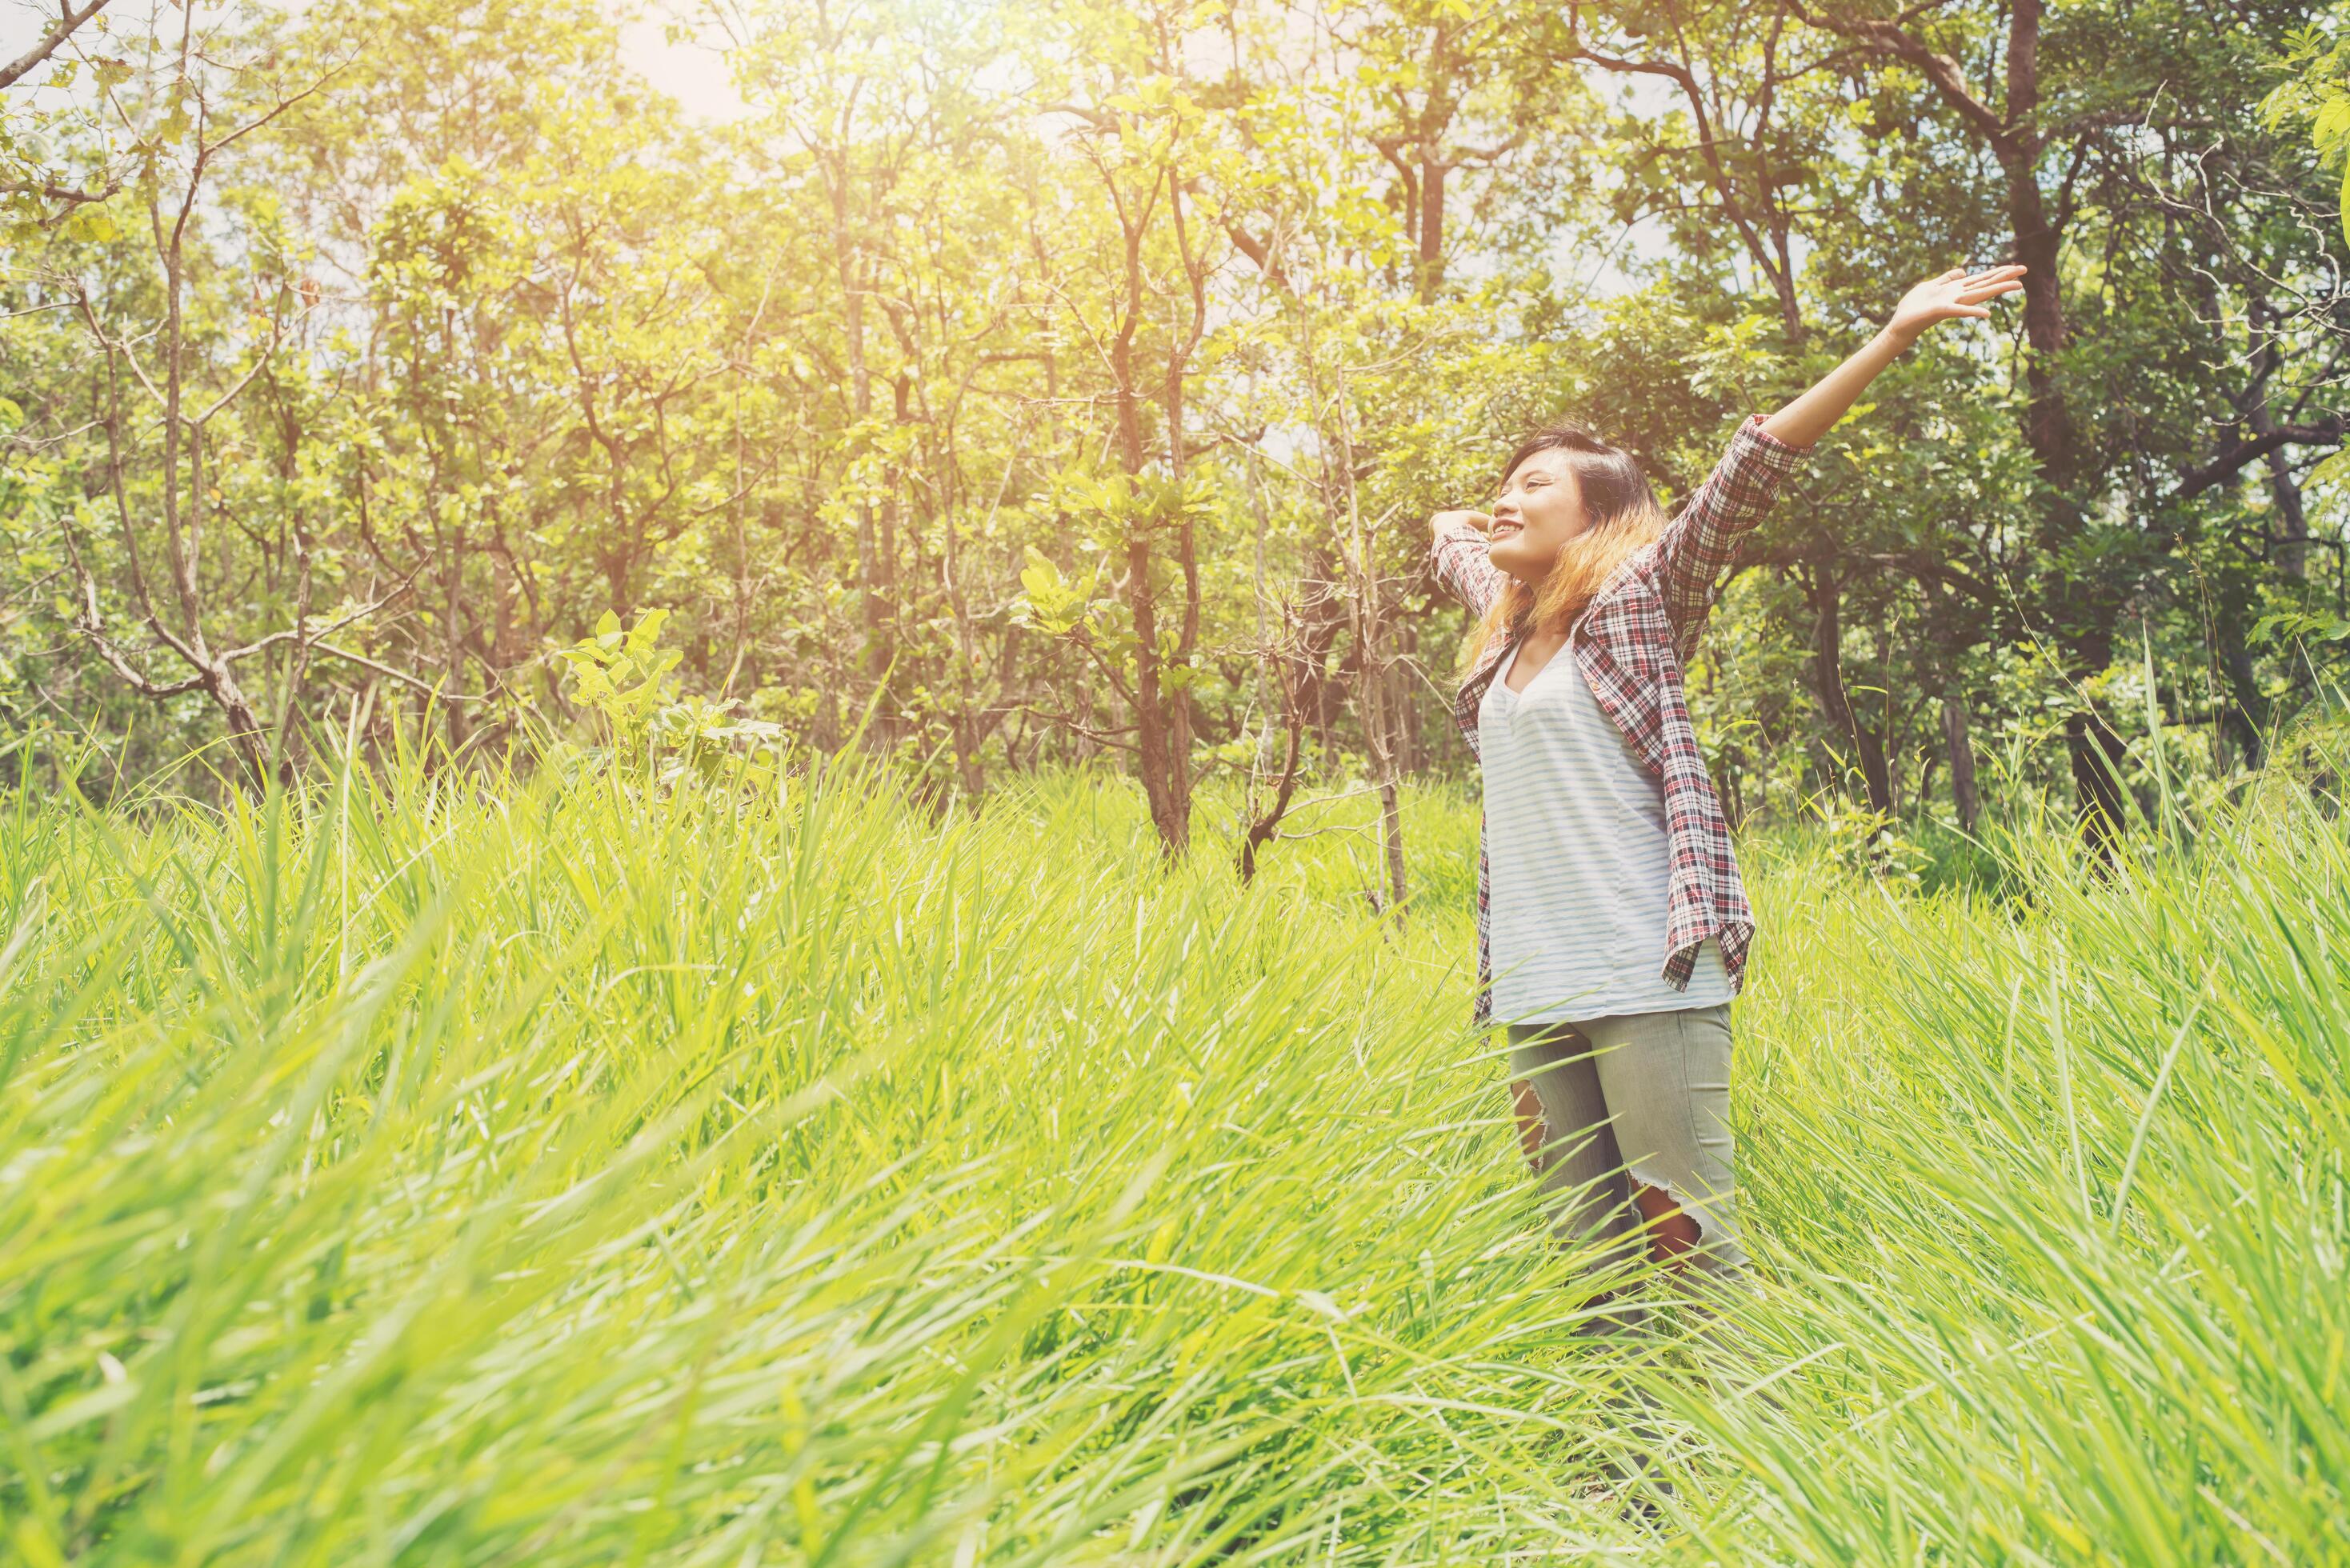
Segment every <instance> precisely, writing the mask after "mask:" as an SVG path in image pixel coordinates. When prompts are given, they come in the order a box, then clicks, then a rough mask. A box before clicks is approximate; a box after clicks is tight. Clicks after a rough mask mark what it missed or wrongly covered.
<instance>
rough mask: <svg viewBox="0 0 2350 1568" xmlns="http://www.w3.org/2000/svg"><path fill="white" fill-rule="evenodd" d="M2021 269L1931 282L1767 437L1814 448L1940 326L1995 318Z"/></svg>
mask: <svg viewBox="0 0 2350 1568" xmlns="http://www.w3.org/2000/svg"><path fill="white" fill-rule="evenodd" d="M2022 279H2023V269H2022V267H2020V266H1995V267H1992V268H1991V269H1989V270H1988V271H1985V272H1969V271H1968V270H1967V269H1966V268H1964V267H1962V266H1954V267H1952V268H1951V269H1950V271H1948V272H1946V273H1944V274H1943V275H1941V276H1939V277H1929V278H1928V279H1927V280H1926V281H1925V282H1923V283H1921V284H1919V285H1918V286H1917V287H1915V288H1913V289H1911V290H1910V291H1909V292H1908V293H1907V294H1905V295H1903V296H1901V303H1900V304H1899V305H1897V306H1894V307H1893V319H1892V320H1890V321H1888V322H1887V323H1886V324H1885V326H1884V328H1883V329H1882V330H1881V331H1879V332H1878V333H1877V336H1876V337H1872V338H1870V339H1869V340H1868V342H1867V343H1866V345H1865V346H1863V347H1862V348H1860V349H1859V350H1858V351H1857V352H1856V353H1855V354H1853V356H1852V357H1851V358H1848V359H1846V361H1845V362H1844V363H1843V364H1841V365H1838V366H1837V367H1836V368H1835V369H1833V370H1831V371H1829V372H1828V373H1827V374H1826V375H1825V376H1823V377H1821V378H1820V379H1819V381H1818V383H1817V384H1816V385H1814V387H1813V388H1812V389H1810V390H1809V391H1807V392H1805V393H1804V394H1803V395H1802V396H1801V397H1799V398H1797V399H1796V400H1794V402H1792V403H1789V404H1788V405H1787V406H1786V407H1785V408H1783V409H1781V410H1779V411H1778V412H1777V413H1775V414H1773V415H1772V416H1771V417H1770V418H1769V419H1767V420H1765V421H1763V434H1765V435H1767V436H1770V437H1772V438H1773V440H1775V441H1783V442H1785V443H1786V444H1787V445H1789V446H1798V447H1802V446H1809V445H1811V444H1812V443H1813V442H1814V441H1817V440H1819V439H1820V437H1822V436H1824V435H1825V434H1827V433H1828V431H1829V430H1831V429H1832V428H1834V426H1835V422H1836V421H1838V420H1840V419H1842V418H1844V416H1845V410H1847V409H1849V408H1851V407H1852V405H1853V400H1855V399H1856V398H1858V397H1859V396H1860V394H1861V393H1862V392H1863V391H1865V390H1866V389H1867V387H1868V384H1869V383H1870V382H1871V381H1874V380H1875V379H1877V372H1878V371H1880V370H1882V369H1885V367H1886V366H1887V365H1890V364H1891V363H1893V361H1894V360H1895V359H1897V358H1900V356H1901V354H1902V351H1903V350H1905V349H1907V348H1908V347H1909V346H1910V345H1911V344H1912V343H1915V342H1917V341H1918V335H1919V334H1921V333H1923V332H1924V331H1925V330H1926V328H1928V327H1931V326H1933V325H1934V323H1936V322H1937V321H1950V320H1955V319H1958V318H1960V317H1985V316H1989V315H1990V314H1991V311H1990V310H1989V308H1987V307H1988V306H1989V305H1990V303H1991V301H1992V300H1994V299H1997V298H1999V297H2000V296H2002V295H2006V294H2013V293H2015V292H2017V291H2018V290H2020V289H2021V288H2022V286H2023V282H2022Z"/></svg>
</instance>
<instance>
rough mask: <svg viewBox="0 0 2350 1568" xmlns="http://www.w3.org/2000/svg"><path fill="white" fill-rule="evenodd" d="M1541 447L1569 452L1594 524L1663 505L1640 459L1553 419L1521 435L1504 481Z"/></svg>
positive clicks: (1588, 516)
mask: <svg viewBox="0 0 2350 1568" xmlns="http://www.w3.org/2000/svg"><path fill="white" fill-rule="evenodd" d="M1536 452H1565V453H1567V454H1568V457H1567V466H1568V467H1570V468H1572V469H1574V471H1575V489H1576V490H1577V492H1579V493H1580V494H1581V496H1582V499H1583V514H1584V517H1585V519H1586V523H1587V524H1588V525H1589V526H1591V527H1594V528H1596V527H1599V526H1601V525H1602V524H1607V523H1611V522H1613V521H1615V520H1616V519H1617V518H1618V517H1625V516H1630V515H1635V514H1646V513H1654V512H1658V511H1659V510H1661V508H1659V506H1658V504H1657V493H1656V492H1655V491H1654V490H1652V489H1650V488H1649V485H1648V475H1647V474H1645V473H1643V472H1640V462H1639V460H1638V458H1636V457H1634V456H1633V455H1632V454H1631V453H1630V452H1626V451H1625V450H1624V449H1623V448H1622V447H1620V446H1614V445H1610V444H1609V443H1608V442H1607V441H1602V440H1600V439H1599V438H1598V437H1597V436H1596V435H1594V434H1592V433H1591V432H1590V431H1587V430H1586V429H1584V428H1583V427H1582V426H1581V425H1576V424H1556V425H1550V426H1547V427H1545V428H1544V429H1542V430H1539V431H1535V432H1534V434H1532V435H1530V436H1528V437H1527V438H1526V439H1525V440H1523V441H1520V442H1519V443H1518V450H1517V451H1515V452H1512V453H1511V454H1510V461H1509V462H1508V464H1507V465H1506V466H1504V467H1503V470H1502V483H1503V484H1504V485H1506V484H1508V483H1510V475H1512V474H1513V473H1515V472H1518V465H1519V464H1520V463H1522V462H1525V461H1526V459H1528V458H1530V457H1532V456H1534V453H1536Z"/></svg>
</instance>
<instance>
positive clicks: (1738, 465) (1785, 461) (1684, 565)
mask: <svg viewBox="0 0 2350 1568" xmlns="http://www.w3.org/2000/svg"><path fill="white" fill-rule="evenodd" d="M1810 450H1811V449H1810V448H1808V447H1798V446H1789V445H1788V444H1787V443H1786V442H1785V441H1781V440H1779V439H1778V438H1777V437H1776V436H1773V435H1767V434H1765V433H1764V432H1763V416H1762V415H1760V414H1757V415H1755V416H1753V417H1752V419H1749V420H1748V421H1746V422H1745V423H1744V424H1742V425H1740V426H1739V427H1738V433H1737V434H1736V435H1734V436H1732V437H1731V438H1730V450H1729V451H1728V452H1724V453H1723V454H1722V457H1721V462H1718V463H1716V464H1714V468H1713V472H1712V474H1711V476H1710V477H1709V478H1708V479H1707V480H1706V482H1705V483H1703V484H1700V485H1699V486H1698V488H1697V493H1695V494H1694V495H1691V496H1690V500H1689V504H1688V505H1686V506H1684V507H1682V508H1681V510H1680V514H1679V515H1678V516H1676V517H1675V518H1674V519H1673V520H1672V522H1671V523H1669V524H1667V525H1666V527H1665V535H1664V537H1663V539H1661V540H1660V541H1659V543H1658V545H1657V554H1656V557H1655V559H1656V566H1655V572H1656V586H1657V597H1659V598H1660V599H1662V600H1663V601H1664V605H1665V618H1666V619H1667V620H1668V621H1669V623H1670V624H1671V626H1672V631H1673V647H1674V650H1675V651H1676V652H1677V653H1679V655H1680V657H1681V658H1682V659H1683V660H1684V661H1686V660H1687V659H1688V658H1689V656H1690V653H1691V652H1693V651H1694V650H1695V649H1696V646H1697V638H1698V633H1699V632H1700V631H1702V630H1703V629H1704V628H1705V620H1706V617H1707V616H1708V615H1709V614H1710V613H1711V611H1712V609H1713V589H1714V585H1715V584H1717V583H1719V582H1720V581H1721V574H1722V573H1723V572H1724V571H1725V570H1727V569H1728V568H1729V566H1730V557H1731V554H1732V553H1733V552H1734V551H1735V550H1736V549H1737V548H1738V540H1739V536H1740V535H1743V534H1744V533H1746V532H1747V531H1748V530H1749V529H1751V528H1752V527H1753V526H1754V524H1757V523H1759V522H1761V521H1762V520H1763V513H1765V512H1767V511H1769V510H1770V508H1771V501H1772V498H1773V496H1775V495H1777V494H1778V493H1779V484H1780V482H1781V481H1783V480H1784V479H1785V478H1786V477H1787V475H1789V474H1790V473H1793V472H1794V471H1795V470H1796V469H1797V468H1799V467H1801V466H1802V464H1803V462H1804V456H1805V455H1806V454H1807V453H1808V452H1810Z"/></svg>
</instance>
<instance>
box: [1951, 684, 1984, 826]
mask: <svg viewBox="0 0 2350 1568" xmlns="http://www.w3.org/2000/svg"><path fill="white" fill-rule="evenodd" d="M1942 740H1943V742H1944V744H1945V745H1947V746H1948V747H1949V749H1950V803H1951V804H1952V805H1955V806H1957V807H1958V812H1959V826H1960V827H1961V828H1964V829H1965V830H1966V831H1967V832H1969V833H1972V832H1973V831H1974V830H1975V824H1976V823H1977V822H1980V821H1981V819H1982V795H1981V793H1980V792H1979V791H1978V790H1977V789H1976V787H1975V748H1974V742H1973V741H1972V740H1971V739H1970V738H1969V736H1968V734H1967V694H1966V691H1965V690H1964V689H1963V688H1962V687H1960V684H1959V682H1958V680H1957V678H1956V677H1955V676H1954V677H1952V678H1951V679H1950V681H1949V682H1948V683H1947V684H1946V685H1944V686H1943V688H1942Z"/></svg>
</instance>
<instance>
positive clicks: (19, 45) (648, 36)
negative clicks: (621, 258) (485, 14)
mask: <svg viewBox="0 0 2350 1568" xmlns="http://www.w3.org/2000/svg"><path fill="white" fill-rule="evenodd" d="M279 3H280V4H282V5H285V6H286V9H288V10H294V9H296V8H298V7H299V6H300V5H301V4H302V3H303V0H279ZM113 8H114V9H119V10H120V11H121V12H122V13H123V14H124V16H126V18H128V17H130V16H141V15H143V13H144V11H145V9H146V5H145V4H144V3H143V0H115V4H114V7H113ZM643 9H644V10H646V11H647V12H648V13H649V15H647V16H643V17H640V18H639V19H638V20H635V21H629V22H624V23H622V24H621V26H620V51H621V55H622V57H623V58H624V59H625V60H626V61H627V62H628V64H629V67H631V68H633V69H634V70H635V71H636V72H637V73H638V74H639V76H641V77H643V78H645V79H646V80H647V81H649V82H650V83H651V84H652V85H653V86H654V87H656V88H660V90H661V91H662V92H664V93H667V94H668V95H669V96H670V97H671V98H673V99H676V100H677V101H678V102H679V103H680V104H681V105H682V106H683V107H684V109H685V112H686V113H687V114H688V115H689V116H690V117H691V118H693V119H701V120H705V121H713V122H714V121H722V120H726V119H734V118H736V117H738V116H740V115H742V114H743V112H744V107H743V99H742V98H741V96H740V95H738V94H737V93H736V92H735V91H734V85H733V83H732V82H730V81H728V80H727V79H726V67H724V66H723V64H721V63H720V61H719V58H718V56H717V54H716V52H715V51H714V50H712V49H709V48H704V47H698V46H696V45H695V44H693V43H691V42H690V41H689V42H683V43H671V41H670V40H669V38H668V36H667V31H668V29H667V25H666V20H665V15H664V11H663V8H662V7H661V6H660V5H658V4H654V5H647V6H645V7H643ZM56 15H57V10H56V0H0V60H13V59H15V58H16V57H17V56H18V55H20V54H22V53H23V52H24V51H25V50H26V49H29V48H31V47H33V45H34V44H35V43H36V42H38V41H39V39H40V37H41V35H42V34H43V32H44V31H45V30H46V29H47V24H48V22H49V21H50V19H51V18H53V17H54V16H56ZM77 41H78V40H77ZM72 47H73V45H71V44H68V46H67V49H68V51H69V50H70V49H71V48H72ZM18 90H20V91H21V90H22V88H19V89H18Z"/></svg>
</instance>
